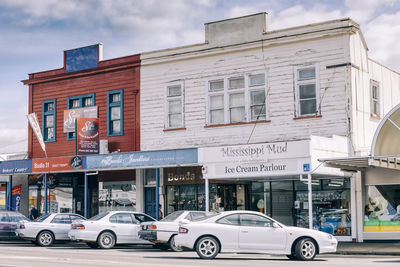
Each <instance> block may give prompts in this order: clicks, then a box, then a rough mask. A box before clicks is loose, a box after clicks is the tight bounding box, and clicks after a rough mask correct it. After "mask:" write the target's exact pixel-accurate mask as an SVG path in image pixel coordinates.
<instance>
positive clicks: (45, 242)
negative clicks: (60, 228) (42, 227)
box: [36, 231, 54, 247]
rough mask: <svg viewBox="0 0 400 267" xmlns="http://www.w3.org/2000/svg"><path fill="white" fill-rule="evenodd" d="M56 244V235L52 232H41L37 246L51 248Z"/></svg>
mask: <svg viewBox="0 0 400 267" xmlns="http://www.w3.org/2000/svg"><path fill="white" fill-rule="evenodd" d="M53 243H54V235H53V233H52V232H50V231H43V232H40V233H39V235H38V236H37V238H36V244H38V245H39V246H42V247H49V246H51V245H52V244H53Z"/></svg>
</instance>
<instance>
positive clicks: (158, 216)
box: [156, 168, 160, 221]
mask: <svg viewBox="0 0 400 267" xmlns="http://www.w3.org/2000/svg"><path fill="white" fill-rule="evenodd" d="M159 188H160V169H159V168H157V169H156V220H157V221H158V220H159V219H160V215H159V213H160V211H159V209H160V208H159V205H160V196H159V190H160V189H159Z"/></svg>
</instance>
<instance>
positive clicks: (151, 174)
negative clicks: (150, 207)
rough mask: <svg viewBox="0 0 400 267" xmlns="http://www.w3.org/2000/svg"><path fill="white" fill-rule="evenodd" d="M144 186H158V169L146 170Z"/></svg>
mask: <svg viewBox="0 0 400 267" xmlns="http://www.w3.org/2000/svg"><path fill="white" fill-rule="evenodd" d="M144 185H145V186H156V169H144Z"/></svg>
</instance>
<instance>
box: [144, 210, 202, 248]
mask: <svg viewBox="0 0 400 267" xmlns="http://www.w3.org/2000/svg"><path fill="white" fill-rule="evenodd" d="M204 216H206V212H205V211H184V210H180V211H175V212H173V213H171V214H169V215H168V216H167V217H165V218H164V219H162V220H161V221H158V222H157V221H155V222H144V223H142V224H141V227H142V229H141V230H140V231H139V237H140V238H141V239H145V240H148V241H151V242H153V243H155V244H156V247H158V248H160V249H161V250H167V249H169V248H170V249H171V250H173V251H182V248H180V247H178V246H175V241H174V240H175V236H176V235H177V234H178V228H179V222H180V221H181V220H183V219H186V220H189V221H193V220H196V219H198V218H203V217H204Z"/></svg>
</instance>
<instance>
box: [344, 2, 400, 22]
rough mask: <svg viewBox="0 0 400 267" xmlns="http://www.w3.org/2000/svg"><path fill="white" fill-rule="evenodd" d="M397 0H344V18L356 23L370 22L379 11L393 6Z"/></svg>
mask: <svg viewBox="0 0 400 267" xmlns="http://www.w3.org/2000/svg"><path fill="white" fill-rule="evenodd" d="M396 2H398V0H379V1H377V0H345V7H346V12H345V13H346V16H348V17H351V18H352V19H353V20H355V21H357V22H358V23H364V22H367V21H368V20H370V19H371V18H372V17H373V16H374V15H375V14H376V12H377V10H379V9H384V8H385V7H387V6H389V7H390V6H394V5H395V4H396Z"/></svg>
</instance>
